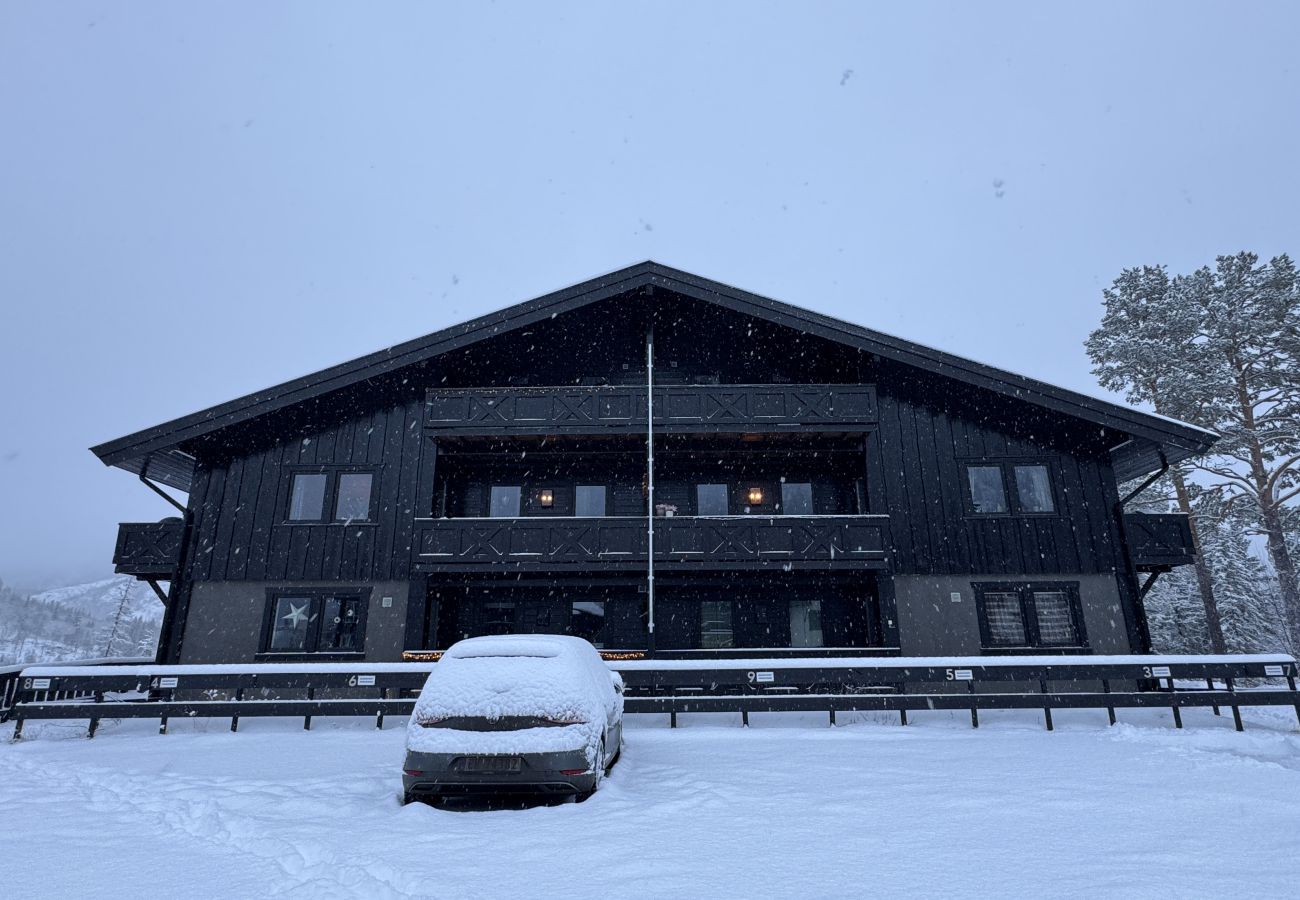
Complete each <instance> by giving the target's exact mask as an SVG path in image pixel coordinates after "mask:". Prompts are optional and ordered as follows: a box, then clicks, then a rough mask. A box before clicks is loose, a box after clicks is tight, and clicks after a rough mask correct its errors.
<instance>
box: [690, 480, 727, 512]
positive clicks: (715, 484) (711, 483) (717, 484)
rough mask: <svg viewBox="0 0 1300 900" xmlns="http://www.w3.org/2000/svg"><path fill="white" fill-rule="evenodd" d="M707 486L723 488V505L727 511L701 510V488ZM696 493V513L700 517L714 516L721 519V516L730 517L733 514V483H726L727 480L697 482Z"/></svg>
mask: <svg viewBox="0 0 1300 900" xmlns="http://www.w3.org/2000/svg"><path fill="white" fill-rule="evenodd" d="M706 487H708V488H718V487H720V488H722V491H721V493H722V503H723V506H724V507H725V511H724V512H722V513H704V512H701V511H700V506H701V504H700V488H706ZM694 493H695V515H696V516H697V517H699V518H707V517H712V518H716V519H721V518H729V517H731V516H732V515H733V514H732V512H731V485H730V484H728V483H726V482H721V481H705V482H696V483H695V492H694Z"/></svg>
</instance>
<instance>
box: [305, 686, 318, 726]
mask: <svg viewBox="0 0 1300 900" xmlns="http://www.w3.org/2000/svg"><path fill="white" fill-rule="evenodd" d="M307 699H308V700H315V699H316V689H315V688H311V687H309V688H307ZM302 729H303V731H311V713H307V715H305V716H303V717H302Z"/></svg>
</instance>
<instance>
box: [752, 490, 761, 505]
mask: <svg viewBox="0 0 1300 900" xmlns="http://www.w3.org/2000/svg"><path fill="white" fill-rule="evenodd" d="M749 505H750V506H762V505H763V489H762V488H759V487H752V488H750V489H749Z"/></svg>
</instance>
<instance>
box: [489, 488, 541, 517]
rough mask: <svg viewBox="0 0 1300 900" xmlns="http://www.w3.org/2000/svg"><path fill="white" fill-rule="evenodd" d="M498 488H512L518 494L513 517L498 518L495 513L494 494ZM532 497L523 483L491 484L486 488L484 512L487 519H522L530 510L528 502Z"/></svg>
mask: <svg viewBox="0 0 1300 900" xmlns="http://www.w3.org/2000/svg"><path fill="white" fill-rule="evenodd" d="M497 488H507V489H510V488H512V489H514V490H515V491H517V492H518V496H516V497H515V511H514V513H513V514H512V515H508V516H498V515H496V514H494V513H493V511H492V510H493V507H492V492H493V491H494V490H496V489H497ZM552 490H553V489H552ZM531 497H532V495H531V494H530V493H528V492H527V491H526V490H525V486H524V483H523V482H522V481H520V482H519V483H518V484H511V483H510V482H501V483H496V482H489V483H488V484H487V486H486V489H485V495H484V499H483V512H484V514H485V518H488V519H521V518H523V517H524V515H525V511H526V510H527V509H528V501H529V500H530V499H531Z"/></svg>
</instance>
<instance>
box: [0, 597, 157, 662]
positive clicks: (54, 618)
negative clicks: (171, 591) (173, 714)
mask: <svg viewBox="0 0 1300 900" xmlns="http://www.w3.org/2000/svg"><path fill="white" fill-rule="evenodd" d="M162 614H163V605H162V603H160V602H159V600H158V597H157V596H156V595H155V594H154V592H153V590H152V589H150V587H149V586H148V585H147V584H145V583H144V582H141V581H136V580H135V579H134V578H131V577H129V576H126V575H118V576H114V577H113V578H105V579H103V580H101V581H92V582H89V583H86V584H76V585H71V586H68V587H60V588H54V589H52V590H48V591H42V592H40V593H38V594H32V595H29V596H24V595H22V594H19V593H17V592H15V591H13V590H11V589H9V588H6V587H4V585H3V584H0V665H6V664H10V665H11V664H14V663H25V662H44V661H54V660H71V659H85V658H90V657H103V656H121V655H128V656H138V655H141V654H143V655H146V656H147V655H149V654H151V653H153V650H154V647H155V646H156V644H157V640H158V628H159V626H160V625H161V624H162Z"/></svg>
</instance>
